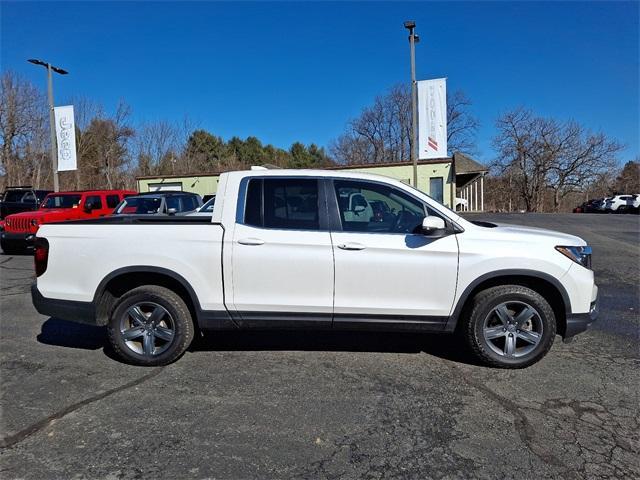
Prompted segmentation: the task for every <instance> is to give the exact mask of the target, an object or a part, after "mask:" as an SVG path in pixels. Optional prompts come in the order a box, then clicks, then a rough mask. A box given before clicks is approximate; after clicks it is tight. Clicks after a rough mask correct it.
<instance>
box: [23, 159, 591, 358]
mask: <svg viewBox="0 0 640 480" xmlns="http://www.w3.org/2000/svg"><path fill="white" fill-rule="evenodd" d="M126 217H127V218H118V217H111V218H109V217H106V218H101V219H93V220H81V221H76V222H68V223H60V224H47V225H43V226H41V227H40V230H39V231H38V238H37V241H36V251H35V266H36V274H37V282H36V283H35V284H34V286H33V289H32V296H33V303H34V305H35V307H36V309H37V310H38V311H39V312H40V313H42V314H45V315H50V316H53V317H57V318H62V319H67V320H71V321H77V322H88V323H91V324H94V325H100V326H107V330H108V335H109V339H110V341H111V343H112V345H113V348H114V350H115V351H116V352H117V353H118V354H119V355H120V356H121V357H122V358H123V359H124V360H125V361H128V362H130V363H134V364H139V365H163V364H167V363H169V362H172V361H174V360H176V359H177V358H178V357H180V355H182V354H183V352H184V351H185V350H186V349H187V348H188V346H189V344H190V343H191V341H192V339H193V337H194V335H195V334H202V332H206V331H211V330H227V329H268V328H287V329H334V330H340V329H341V330H354V329H371V330H380V331H392V330H393V331H421V332H422V331H431V332H451V333H453V332H458V333H460V334H461V337H463V338H464V339H466V342H467V343H468V345H469V346H470V347H471V350H472V351H473V352H475V354H476V355H477V356H478V357H479V358H480V359H481V360H482V361H483V362H485V363H487V364H489V365H493V366H497V367H507V368H518V367H525V366H528V365H531V364H532V363H534V362H536V361H538V360H539V359H540V358H542V357H543V356H544V355H545V354H546V353H547V352H548V350H549V349H550V348H551V345H552V343H553V341H554V338H555V335H556V334H559V335H561V336H562V337H563V338H564V339H565V340H568V339H571V338H572V337H573V336H574V335H575V334H577V333H580V332H582V331H584V330H586V329H587V327H588V325H589V324H590V323H591V322H593V321H594V320H595V318H596V315H597V308H596V299H597V292H598V289H597V287H596V286H595V284H594V278H593V271H592V270H591V268H590V267H591V249H590V247H588V246H586V244H585V242H584V240H582V239H580V238H578V237H574V236H571V235H566V234H563V233H558V232H552V231H546V230H540V229H534V228H525V227H516V226H509V225H494V224H490V223H483V222H469V221H467V220H465V219H463V218H461V217H460V216H458V215H457V214H456V213H455V212H453V211H451V210H449V209H447V208H446V207H444V206H442V205H441V204H439V203H438V202H436V201H434V200H433V199H432V198H430V197H429V196H427V195H426V194H424V193H422V192H420V191H418V190H415V189H413V188H412V187H410V186H408V185H405V184H403V183H401V182H398V181H395V180H392V179H389V178H386V177H379V176H374V175H367V174H358V173H343V172H337V171H314V170H261V171H257V170H256V171H239V172H230V173H225V174H223V175H221V177H220V181H219V185H218V192H217V196H216V201H215V206H214V208H213V213H212V216H211V217H194V216H185V217H177V216H173V217H166V218H164V217H157V216H154V217H148V216H140V217H136V216H126Z"/></svg>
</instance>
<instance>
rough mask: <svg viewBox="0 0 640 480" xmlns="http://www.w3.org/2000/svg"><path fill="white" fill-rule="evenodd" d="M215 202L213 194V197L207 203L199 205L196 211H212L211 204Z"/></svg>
mask: <svg viewBox="0 0 640 480" xmlns="http://www.w3.org/2000/svg"><path fill="white" fill-rule="evenodd" d="M215 203H216V197H215V196H214V197H213V198H210V199H209V201H208V202H207V203H205V204H204V205H202V207H200V210H198V212H203V213H213V206H214V205H215Z"/></svg>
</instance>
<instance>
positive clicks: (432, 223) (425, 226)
mask: <svg viewBox="0 0 640 480" xmlns="http://www.w3.org/2000/svg"><path fill="white" fill-rule="evenodd" d="M446 227H447V226H446V225H445V223H444V220H443V219H441V218H440V217H436V216H433V215H430V216H428V217H424V219H423V220H422V232H423V233H424V234H426V235H430V234H432V233H435V232H437V231H438V230H444V229H445V228H446Z"/></svg>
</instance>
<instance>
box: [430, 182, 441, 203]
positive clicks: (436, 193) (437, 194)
mask: <svg viewBox="0 0 640 480" xmlns="http://www.w3.org/2000/svg"><path fill="white" fill-rule="evenodd" d="M429 196H430V197H431V198H433V199H434V200H436V201H438V202H440V203H443V200H444V179H443V178H442V177H433V178H430V179H429Z"/></svg>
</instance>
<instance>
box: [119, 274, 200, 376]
mask: <svg viewBox="0 0 640 480" xmlns="http://www.w3.org/2000/svg"><path fill="white" fill-rule="evenodd" d="M157 307H160V309H158V311H159V312H160V314H162V315H163V316H162V317H161V318H160V320H161V322H160V323H157V325H155V327H154V326H153V325H152V324H153V323H154V322H153V321H152V320H153V318H152V317H153V315H154V314H155V312H156V308H157ZM136 308H137V310H136V311H137V312H143V313H145V314H146V312H144V310H145V309H149V312H148V314H149V316H148V317H147V321H148V322H149V323H148V324H147V325H146V326H141V323H134V322H136V321H137V320H136V319H134V316H133V315H131V310H132V309H134V310H135V309H136ZM135 317H136V318H138V317H137V316H135ZM140 329H142V331H143V332H144V333H143V334H141V335H139V336H136V337H132V338H130V339H128V340H127V339H125V338H124V332H132V331H134V330H136V332H133V333H134V334H137V331H138V330H140ZM156 329H162V332H157V331H156ZM167 332H172V335H171V337H170V338H171V340H165V339H164V338H162V337H161V336H160V333H162V335H163V336H165V337H167V336H169V335H168V333H167ZM107 333H108V337H109V342H110V343H111V346H112V348H113V351H114V352H115V353H116V355H118V356H119V357H120V358H121V359H122V360H124V361H125V362H127V363H130V364H133V365H142V366H160V365H168V364H169V363H172V362H174V361H176V360H177V359H178V358H180V356H182V354H183V353H184V352H185V351H186V350H187V348H189V345H190V344H191V341H192V340H193V335H194V326H193V319H192V318H191V312H190V311H189V308H188V307H187V305H186V304H185V302H184V300H182V298H181V297H180V296H179V295H178V294H176V293H175V292H173V291H172V290H169V289H168V288H164V287H160V286H157V285H144V286H142V287H137V288H134V289H133V290H130V291H129V292H127V293H125V294H124V295H123V296H122V297H120V298H119V299H118V301H117V302H116V304H115V306H114V308H113V310H112V312H111V316H110V318H109V323H108V325H107ZM156 335H157V336H156ZM146 336H149V337H151V338H152V340H149V341H150V342H153V343H152V346H151V350H152V353H146V352H147V350H146V347H147V345H148V344H147V339H146V338H147V337H146ZM138 339H140V340H138ZM138 343H139V344H140V345H139V348H138V345H137V344H138ZM156 343H159V344H160V346H156ZM156 349H157V350H158V351H157V352H156V351H155V350H156Z"/></svg>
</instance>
